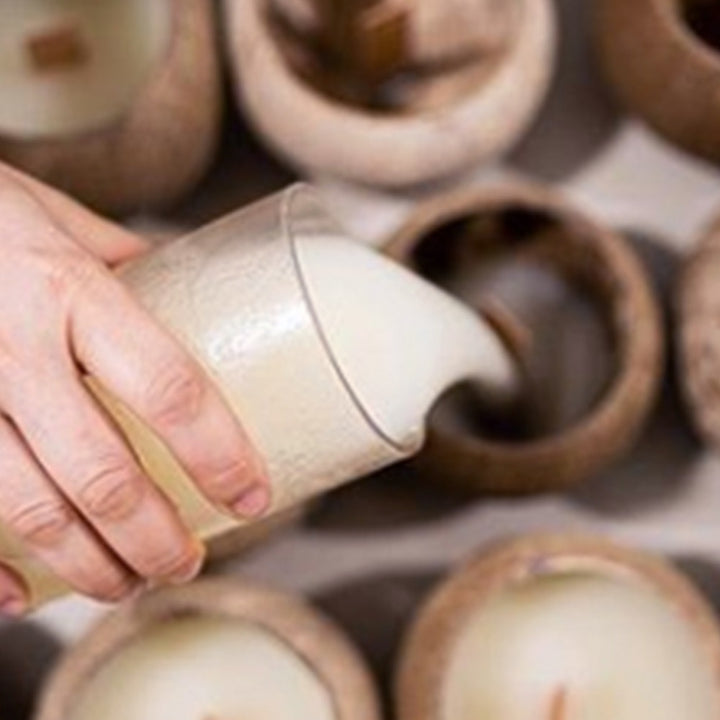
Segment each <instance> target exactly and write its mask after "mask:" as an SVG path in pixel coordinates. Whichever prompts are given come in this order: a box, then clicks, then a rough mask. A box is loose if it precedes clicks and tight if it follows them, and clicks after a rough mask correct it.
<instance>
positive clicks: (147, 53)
mask: <svg viewBox="0 0 720 720" xmlns="http://www.w3.org/2000/svg"><path fill="white" fill-rule="evenodd" d="M169 7H170V6H169V4H168V3H166V2H153V3H148V2H145V1H144V0H103V2H95V0H62V1H59V2H58V1H57V0H56V1H54V2H50V1H49V0H23V2H17V0H0V94H2V98H3V102H2V103H1V104H0V133H2V134H18V135H22V136H23V137H26V138H27V137H38V136H55V135H62V134H73V133H80V132H85V131H87V130H90V129H92V128H97V127H99V126H102V125H106V124H107V123H109V122H112V121H113V120H114V119H116V118H117V117H119V116H120V115H121V114H122V113H123V112H125V110H126V109H127V107H128V106H129V105H130V104H131V102H132V99H133V97H134V96H135V94H136V93H137V92H138V90H139V89H140V88H141V87H142V85H143V83H144V82H145V81H146V80H147V78H148V76H149V74H150V73H151V71H152V69H153V68H154V67H155V66H156V64H157V63H158V61H159V60H160V58H161V56H162V54H163V52H164V51H165V50H166V48H167V45H168V42H169V39H170V32H169V31H170V24H171V23H170V20H169V18H170V10H169Z"/></svg>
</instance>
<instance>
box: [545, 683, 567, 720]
mask: <svg viewBox="0 0 720 720" xmlns="http://www.w3.org/2000/svg"><path fill="white" fill-rule="evenodd" d="M567 709H568V691H567V688H566V687H563V686H560V687H559V688H558V689H557V690H556V691H555V693H554V695H553V696H552V699H551V700H550V713H549V714H548V717H547V720H567V716H568V715H567Z"/></svg>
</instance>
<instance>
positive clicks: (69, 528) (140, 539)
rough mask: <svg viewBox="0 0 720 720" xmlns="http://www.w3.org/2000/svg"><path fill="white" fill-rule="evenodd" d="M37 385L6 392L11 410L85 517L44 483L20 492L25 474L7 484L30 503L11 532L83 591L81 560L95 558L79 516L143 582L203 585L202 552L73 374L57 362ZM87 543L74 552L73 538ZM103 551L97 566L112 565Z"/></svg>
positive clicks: (13, 517)
mask: <svg viewBox="0 0 720 720" xmlns="http://www.w3.org/2000/svg"><path fill="white" fill-rule="evenodd" d="M34 382H35V383H36V387H34V388H27V387H25V388H23V387H22V384H20V386H19V387H18V388H17V391H16V392H11V393H7V395H8V397H7V399H6V400H5V408H6V410H7V411H8V413H9V414H10V416H11V417H12V418H13V421H14V422H15V423H16V425H17V426H18V430H19V431H20V433H21V434H22V436H23V438H24V439H25V440H26V442H27V443H28V444H29V445H30V446H31V447H32V451H33V453H34V456H35V457H36V458H37V460H38V462H39V464H40V465H41V466H42V468H43V469H44V470H45V472H46V473H47V475H48V476H49V477H51V478H52V479H53V481H54V483H55V484H56V485H57V486H58V488H59V489H60V490H61V493H62V495H63V496H64V497H65V498H67V499H68V500H69V501H70V503H72V505H73V506H74V508H75V511H76V512H72V511H68V507H67V505H66V504H65V503H61V502H59V498H57V497H55V498H51V497H48V492H47V488H44V489H43V488H42V487H41V486H40V483H39V480H38V479H37V478H36V480H35V483H34V485H29V484H28V486H27V489H26V490H24V491H22V492H21V488H20V487H17V484H22V483H24V482H26V480H25V478H24V475H23V474H22V473H20V472H18V473H16V475H15V476H14V477H9V478H5V479H4V480H3V483H2V484H4V485H5V487H6V488H11V489H12V491H13V492H14V493H15V494H16V495H21V496H22V498H21V499H22V503H20V504H18V503H17V502H15V504H14V505H13V506H12V507H13V508H14V510H13V512H12V513H11V514H10V517H9V518H8V525H9V526H10V527H11V529H12V530H13V531H14V532H15V533H17V534H19V535H20V536H21V537H22V538H23V539H24V540H25V541H26V542H29V543H30V544H32V546H33V549H35V550H36V551H37V552H38V554H39V555H40V556H41V557H42V558H43V559H45V560H47V562H48V564H51V565H52V566H53V567H54V568H56V569H58V574H60V575H61V576H62V577H64V578H68V579H69V578H71V577H72V578H73V579H75V581H76V586H77V578H78V577H79V573H81V572H82V569H83V567H85V565H84V563H83V562H81V561H80V560H79V558H81V557H83V556H86V557H87V556H90V554H91V551H90V549H89V548H87V547H85V546H86V545H87V534H86V533H84V532H83V530H82V524H80V523H79V521H78V515H79V516H80V518H82V519H83V520H84V521H85V522H86V523H87V524H88V525H89V526H91V527H92V528H93V529H94V531H95V532H96V533H97V535H98V536H99V537H100V538H102V540H104V541H105V542H106V543H107V545H108V546H110V547H111V548H112V550H113V551H114V552H115V553H116V554H117V555H118V556H119V557H120V558H121V559H122V560H123V561H124V562H125V563H126V564H127V566H129V567H130V568H131V569H132V570H134V571H135V572H136V573H137V574H138V575H140V576H141V577H144V578H149V579H153V580H159V581H170V582H184V581H188V580H190V579H191V578H192V577H194V576H195V575H196V574H197V573H198V572H199V570H200V566H201V564H202V560H203V550H202V547H201V546H200V544H199V543H198V542H197V541H196V540H195V539H194V538H193V537H192V536H191V535H190V533H189V532H188V531H187V529H186V528H185V527H184V526H183V524H182V523H181V521H180V518H179V516H178V514H177V512H176V510H175V508H173V507H172V506H171V504H170V503H169V502H168V501H167V499H166V498H165V497H164V496H163V495H162V493H161V492H160V491H159V490H158V489H157V488H156V486H155V485H154V484H153V483H152V482H151V481H150V480H149V479H148V478H147V477H145V475H144V474H143V472H142V470H141V469H140V467H139V465H138V463H137V461H136V459H135V458H134V457H133V455H132V453H131V452H130V451H129V450H128V448H127V447H126V445H125V443H124V442H123V440H122V439H121V437H120V436H119V434H118V433H117V431H116V430H115V428H114V427H113V426H112V424H111V423H110V422H109V420H108V419H107V418H106V417H105V415H104V414H103V413H102V411H101V410H100V409H99V407H98V406H97V405H96V403H95V402H94V401H93V399H92V398H91V397H90V396H89V394H88V393H87V391H86V390H85V388H84V387H83V385H82V384H81V382H80V380H79V378H78V377H77V376H76V375H75V374H73V372H72V368H63V367H62V363H60V362H58V363H57V364H56V371H55V372H53V373H52V374H48V375H46V376H44V377H42V378H39V377H34ZM39 387H41V388H42V392H38V389H37V388H39ZM24 469H25V470H27V467H25V468H24ZM36 476H37V473H36ZM79 533H80V534H81V535H79ZM81 536H82V542H83V548H82V550H83V553H80V548H79V547H76V548H75V549H74V550H71V549H70V548H69V547H68V546H67V543H69V542H70V539H69V538H74V540H73V542H75V543H80V542H81ZM95 545H96V547H95V549H94V550H93V551H92V552H93V553H94V558H95V560H96V563H95V564H98V563H99V561H100V559H101V558H102V559H105V557H104V556H102V549H101V547H100V542H99V541H97V542H96V543H95Z"/></svg>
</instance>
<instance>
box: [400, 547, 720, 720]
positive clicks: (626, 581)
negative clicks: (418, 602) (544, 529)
mask: <svg viewBox="0 0 720 720" xmlns="http://www.w3.org/2000/svg"><path fill="white" fill-rule="evenodd" d="M398 711H399V712H398V717H399V720H477V719H478V718H493V719H495V718H498V719H500V718H502V720H608V719H609V718H612V720H637V718H653V720H677V718H693V720H714V719H715V718H717V717H718V716H720V632H719V630H718V627H717V624H716V620H715V618H714V616H713V613H712V610H711V609H710V607H709V606H708V605H707V604H706V602H705V600H704V599H703V598H702V597H701V596H700V595H699V594H698V592H697V591H696V590H695V589H694V588H693V587H692V586H691V585H690V583H689V582H688V581H687V580H686V579H685V578H684V577H683V576H681V575H680V573H678V572H677V571H676V570H674V569H672V568H671V567H670V566H669V565H667V564H665V563H663V562H661V561H660V560H657V559H655V558H652V557H648V556H646V555H643V554H640V553H636V552H634V551H631V550H628V549H625V548H622V547H618V546H615V545H612V544H610V543H608V542H606V541H603V540H597V539H594V538H586V537H579V536H569V537H562V536H561V537H556V536H548V537H544V536H541V537H528V538H521V539H520V540H517V541H515V542H511V543H508V544H506V545H502V546H499V547H497V548H495V549H493V550H491V551H490V552H487V553H484V554H482V555H481V556H479V557H478V558H477V559H476V560H474V561H472V562H470V563H469V564H468V565H467V566H465V567H464V568H462V569H460V570H459V571H458V572H457V573H456V574H455V575H453V576H452V577H451V578H450V579H449V580H448V581H447V582H445V583H444V584H443V585H442V586H441V587H440V588H439V589H438V590H437V592H436V593H435V594H434V595H433V597H432V598H431V599H430V601H429V603H428V604H427V605H426V607H425V608H424V609H423V610H422V611H421V613H420V615H419V618H418V619H417V620H416V622H415V624H414V626H413V628H412V631H411V633H410V637H409V642H408V644H407V646H406V650H405V653H404V656H403V659H402V663H401V667H400V673H399V682H398Z"/></svg>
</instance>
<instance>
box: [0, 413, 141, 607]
mask: <svg viewBox="0 0 720 720" xmlns="http://www.w3.org/2000/svg"><path fill="white" fill-rule="evenodd" d="M0 520H1V521H2V523H3V526H4V527H6V528H7V529H8V530H10V531H11V532H12V533H13V534H14V535H15V536H16V537H18V538H19V539H20V540H21V541H22V542H23V544H24V545H25V546H26V547H27V549H28V550H29V551H31V552H32V553H33V554H34V555H35V556H36V557H37V558H39V559H40V560H41V561H43V562H44V563H45V564H46V565H47V566H48V567H49V568H50V569H51V570H52V571H53V572H54V573H56V574H57V575H58V576H59V577H62V578H63V579H64V580H65V581H66V582H68V583H69V584H70V585H71V586H72V587H74V588H75V589H76V590H78V591H79V592H81V593H83V594H86V595H89V596H91V597H94V598H97V599H99V600H105V601H117V600H120V599H122V598H124V597H125V596H126V595H127V594H128V593H129V592H130V591H131V590H132V589H133V588H134V586H135V580H134V578H133V576H132V574H131V573H130V572H129V571H128V570H127V568H125V567H124V566H123V565H122V564H121V563H120V562H119V561H118V560H117V558H115V557H113V555H112V554H111V553H110V552H109V551H108V550H107V548H105V547H104V546H103V545H102V544H101V543H100V542H98V540H97V538H96V537H95V536H94V534H93V533H92V532H91V531H90V529H89V528H88V527H87V525H85V523H84V522H82V521H81V519H80V518H79V517H78V516H77V514H76V513H75V512H74V511H73V509H72V508H71V507H70V505H69V504H68V503H67V501H66V500H65V498H64V497H63V496H62V495H61V494H60V493H59V492H58V490H57V488H56V487H55V486H54V485H53V483H52V482H51V481H50V479H49V478H48V477H47V475H46V474H45V473H44V471H43V470H42V469H41V468H40V467H39V465H38V464H37V463H36V462H35V460H34V459H33V457H32V456H31V455H30V453H29V452H28V449H27V447H26V446H25V444H24V443H23V441H22V439H21V438H20V437H19V436H18V434H17V432H16V431H15V429H14V428H13V427H12V426H11V425H10V424H9V423H8V422H7V420H5V419H0ZM27 601H28V598H27V597H26V591H25V589H24V588H23V586H22V585H21V584H20V582H19V580H18V578H17V577H16V576H15V575H14V574H13V573H12V572H11V571H9V570H8V569H7V568H3V567H0V613H2V612H4V613H5V614H13V615H16V614H20V613H21V612H22V610H23V609H24V608H25V606H26V604H27Z"/></svg>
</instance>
